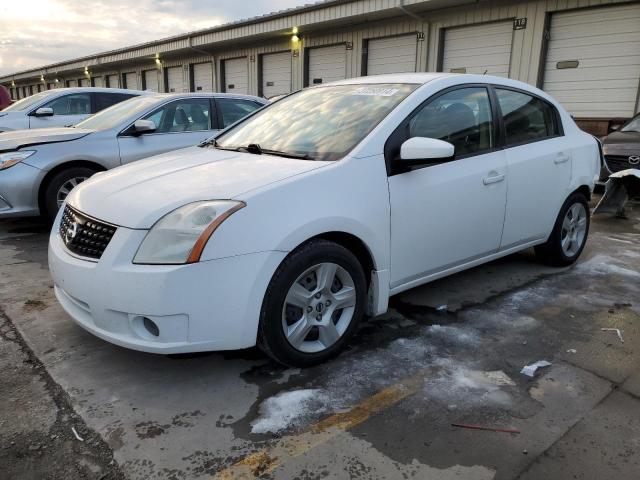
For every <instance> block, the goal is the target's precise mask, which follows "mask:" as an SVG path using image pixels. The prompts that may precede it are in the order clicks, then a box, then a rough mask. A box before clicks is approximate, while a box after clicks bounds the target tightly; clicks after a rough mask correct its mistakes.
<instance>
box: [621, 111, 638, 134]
mask: <svg viewBox="0 0 640 480" xmlns="http://www.w3.org/2000/svg"><path fill="white" fill-rule="evenodd" d="M620 131H621V132H640V115H637V116H636V117H635V118H634V119H632V120H631V121H630V122H629V123H627V124H626V125H625V126H624V127H622V128H621V129H620Z"/></svg>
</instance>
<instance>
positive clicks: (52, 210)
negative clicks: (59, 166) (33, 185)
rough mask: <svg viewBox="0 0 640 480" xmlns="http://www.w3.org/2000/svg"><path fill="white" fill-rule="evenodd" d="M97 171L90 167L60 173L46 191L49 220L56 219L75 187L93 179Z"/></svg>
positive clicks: (69, 169) (75, 168) (74, 168)
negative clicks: (90, 178)
mask: <svg viewBox="0 0 640 480" xmlns="http://www.w3.org/2000/svg"><path fill="white" fill-rule="evenodd" d="M94 173H96V170H94V169H92V168H88V167H72V168H68V169H66V170H62V171H61V172H58V173H57V174H56V175H55V176H54V177H53V178H52V179H51V181H50V182H49V184H48V185H47V188H46V189H45V191H44V205H45V209H46V212H45V213H46V215H47V217H48V218H49V220H51V221H53V220H54V219H55V218H56V214H57V213H58V210H59V209H60V207H61V206H62V204H63V203H64V201H65V199H66V198H67V196H68V195H69V193H71V190H73V189H74V188H75V187H77V186H78V185H79V184H80V183H82V182H84V181H85V180H86V179H88V178H89V177H91V176H92V175H93V174H94Z"/></svg>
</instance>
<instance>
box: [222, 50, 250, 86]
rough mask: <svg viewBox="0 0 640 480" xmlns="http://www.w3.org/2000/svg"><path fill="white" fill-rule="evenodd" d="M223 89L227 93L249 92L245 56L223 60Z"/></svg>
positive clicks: (247, 68)
mask: <svg viewBox="0 0 640 480" xmlns="http://www.w3.org/2000/svg"><path fill="white" fill-rule="evenodd" d="M224 91H225V92H228V93H242V94H246V93H249V65H248V64H247V57H242V58H234V59H232V60H224Z"/></svg>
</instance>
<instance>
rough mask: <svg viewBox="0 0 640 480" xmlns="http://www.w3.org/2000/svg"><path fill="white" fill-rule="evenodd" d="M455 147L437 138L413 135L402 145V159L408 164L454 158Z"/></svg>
mask: <svg viewBox="0 0 640 480" xmlns="http://www.w3.org/2000/svg"><path fill="white" fill-rule="evenodd" d="M454 153H455V147H454V146H453V145H451V144H450V143H449V142H445V141H442V140H437V139H435V138H426V137H413V138H410V139H409V140H407V141H405V142H404V143H403V144H402V146H401V147H400V160H401V161H402V163H405V162H406V164H407V165H421V164H427V163H436V162H438V161H446V160H450V159H452V158H453V155H454Z"/></svg>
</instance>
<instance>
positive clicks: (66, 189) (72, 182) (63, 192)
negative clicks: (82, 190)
mask: <svg viewBox="0 0 640 480" xmlns="http://www.w3.org/2000/svg"><path fill="white" fill-rule="evenodd" d="M87 178H89V177H73V178H70V179H69V180H67V181H66V182H64V183H63V184H62V185H61V186H60V188H59V189H58V193H57V195H56V201H57V202H58V208H60V207H62V204H63V203H64V201H65V199H66V198H67V196H68V195H69V193H71V190H73V189H74V188H75V187H77V186H78V184H80V183H82V182H84V181H85V180H86V179H87Z"/></svg>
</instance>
